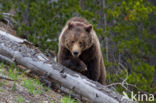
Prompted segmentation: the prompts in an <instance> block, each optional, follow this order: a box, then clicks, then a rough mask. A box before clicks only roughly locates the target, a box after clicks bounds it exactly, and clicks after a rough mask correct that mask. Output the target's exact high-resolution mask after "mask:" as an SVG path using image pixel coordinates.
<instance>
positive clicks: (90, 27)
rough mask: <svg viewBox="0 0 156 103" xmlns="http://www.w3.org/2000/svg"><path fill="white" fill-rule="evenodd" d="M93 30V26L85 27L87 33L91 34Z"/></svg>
mask: <svg viewBox="0 0 156 103" xmlns="http://www.w3.org/2000/svg"><path fill="white" fill-rule="evenodd" d="M92 28H93V27H92V25H88V26H86V27H85V30H86V31H87V32H91V30H92Z"/></svg>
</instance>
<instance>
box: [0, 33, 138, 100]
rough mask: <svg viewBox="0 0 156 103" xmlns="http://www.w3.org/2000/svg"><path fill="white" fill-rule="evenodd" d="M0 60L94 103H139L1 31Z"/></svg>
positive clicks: (24, 41) (26, 42)
mask: <svg viewBox="0 0 156 103" xmlns="http://www.w3.org/2000/svg"><path fill="white" fill-rule="evenodd" d="M0 59H1V60H3V59H4V61H8V62H14V63H15V64H17V65H23V66H24V67H26V68H29V69H31V70H33V71H35V72H36V73H39V74H43V75H44V76H47V77H49V78H52V79H53V80H55V81H56V82H57V83H60V84H61V85H63V86H64V87H66V88H68V89H71V90H73V91H74V92H76V93H78V94H80V95H82V96H84V97H86V98H88V99H89V100H90V101H91V102H93V103H136V102H134V101H131V100H130V99H128V98H126V97H125V96H122V95H120V94H119V93H117V92H115V91H112V90H111V89H109V88H107V86H103V85H101V84H99V83H97V82H94V81H92V80H89V79H88V78H86V77H85V76H83V75H81V74H78V73H76V72H74V71H71V70H70V69H68V68H66V67H64V66H62V65H60V64H58V63H56V62H55V61H54V60H49V59H48V58H47V57H46V56H45V55H44V54H43V53H42V52H40V50H38V49H37V48H36V47H34V46H32V45H31V44H30V43H29V42H28V41H26V40H23V39H20V38H17V37H15V36H12V35H10V34H8V33H5V32H3V31H0Z"/></svg>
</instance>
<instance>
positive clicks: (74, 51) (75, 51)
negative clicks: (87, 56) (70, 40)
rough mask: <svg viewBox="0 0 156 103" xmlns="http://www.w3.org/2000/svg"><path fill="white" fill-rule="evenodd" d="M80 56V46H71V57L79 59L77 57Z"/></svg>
mask: <svg viewBox="0 0 156 103" xmlns="http://www.w3.org/2000/svg"><path fill="white" fill-rule="evenodd" d="M80 54H81V51H80V46H79V45H78V44H77V43H76V44H74V45H73V48H72V55H73V56H74V57H79V55H80Z"/></svg>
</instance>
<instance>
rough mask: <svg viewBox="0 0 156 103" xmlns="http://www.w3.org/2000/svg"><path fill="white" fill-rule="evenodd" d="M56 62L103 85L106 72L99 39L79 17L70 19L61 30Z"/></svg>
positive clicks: (86, 22) (85, 21)
mask: <svg viewBox="0 0 156 103" xmlns="http://www.w3.org/2000/svg"><path fill="white" fill-rule="evenodd" d="M75 52H76V54H75ZM58 62H59V63H60V64H62V65H64V66H66V67H68V68H71V69H73V70H75V71H78V72H81V73H82V74H84V75H86V76H87V77H88V78H90V79H92V80H94V81H98V82H100V83H101V84H105V78H106V71H105V66H104V62H103V56H102V53H101V48H100V44H99V39H98V37H97V36H96V33H95V31H94V30H93V28H92V25H91V24H89V23H88V21H87V20H85V19H83V18H81V17H74V18H72V19H70V20H69V21H68V22H67V23H66V25H65V27H64V28H63V30H62V32H61V34H60V37H59V52H58Z"/></svg>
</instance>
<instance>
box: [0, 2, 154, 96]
mask: <svg viewBox="0 0 156 103" xmlns="http://www.w3.org/2000/svg"><path fill="white" fill-rule="evenodd" d="M0 1H1V4H2V7H1V8H0V15H1V16H0V18H4V17H3V15H2V13H3V12H10V11H11V10H12V11H15V12H16V13H15V15H14V19H15V21H16V23H15V27H14V29H15V30H16V31H17V35H19V36H21V37H25V38H27V39H28V40H29V41H30V42H32V43H33V44H34V45H36V46H38V47H39V48H40V49H42V50H43V51H44V50H54V51H56V52H57V46H58V45H57V44H58V36H59V34H60V32H61V29H62V27H63V26H64V24H65V22H66V21H67V20H68V19H69V18H71V17H74V16H82V17H84V18H86V19H87V20H89V21H90V23H92V24H93V26H94V29H95V31H96V33H97V35H98V36H99V38H100V42H101V48H102V51H103V54H104V55H103V56H104V60H105V65H106V68H107V83H108V84H111V83H121V82H122V81H123V80H125V78H127V73H128V78H127V81H126V83H128V84H132V85H133V86H132V85H127V84H125V86H126V88H128V90H130V91H134V92H135V93H137V92H138V91H141V92H143V93H154V91H155V89H154V88H153V87H152V85H153V80H154V69H155V68H154V66H152V65H151V64H150V61H151V60H150V57H154V56H156V51H155V50H154V48H153V47H152V46H153V45H154V43H155V42H153V40H155V39H156V35H155V33H156V30H155V27H156V23H155V15H156V7H155V5H154V4H152V3H153V2H149V1H148V0H105V2H106V4H105V5H104V6H102V0H84V1H83V2H82V1H81V0H22V1H21V0H3V1H2V0H0ZM80 1H81V2H82V3H80ZM105 14H106V17H105V16H103V15H105ZM104 19H105V20H106V22H104ZM106 37H107V39H108V40H106V39H105V38H106ZM107 47H108V48H107ZM107 57H108V58H107ZM9 72H10V77H11V78H12V79H13V80H16V79H17V78H16V75H15V76H14V75H13V74H12V72H13V71H12V70H9ZM24 82H26V83H24V85H25V87H26V88H28V89H29V92H30V93H32V94H33V93H34V89H35V88H36V85H32V84H31V83H34V81H33V80H26V81H24ZM27 85H28V86H27ZM29 85H31V86H29ZM37 85H38V84H37ZM114 87H115V88H116V90H117V91H119V92H120V93H122V92H123V91H127V90H125V88H123V87H122V86H121V85H115V86H114ZM127 93H129V92H128V91H127Z"/></svg>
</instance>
